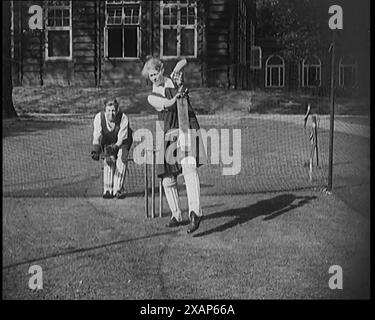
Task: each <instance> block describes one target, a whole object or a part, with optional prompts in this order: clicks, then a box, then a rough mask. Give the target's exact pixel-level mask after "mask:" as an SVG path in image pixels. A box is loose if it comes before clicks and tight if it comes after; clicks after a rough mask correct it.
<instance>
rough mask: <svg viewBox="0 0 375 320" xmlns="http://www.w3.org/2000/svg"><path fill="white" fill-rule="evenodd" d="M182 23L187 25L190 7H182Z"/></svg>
mask: <svg viewBox="0 0 375 320" xmlns="http://www.w3.org/2000/svg"><path fill="white" fill-rule="evenodd" d="M181 24H182V25H187V24H188V9H187V8H181Z"/></svg>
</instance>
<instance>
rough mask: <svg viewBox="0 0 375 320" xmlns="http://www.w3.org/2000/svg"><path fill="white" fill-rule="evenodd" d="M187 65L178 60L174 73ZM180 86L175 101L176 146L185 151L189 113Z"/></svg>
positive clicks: (183, 61) (187, 143)
mask: <svg viewBox="0 0 375 320" xmlns="http://www.w3.org/2000/svg"><path fill="white" fill-rule="evenodd" d="M186 64H187V61H186V59H183V60H180V61H179V62H178V63H177V64H176V66H175V68H174V69H173V71H174V72H180V71H181V70H182V69H183V68H184V67H185V66H186ZM182 88H183V87H182V86H181V87H179V89H178V90H179V92H180V93H181V97H180V98H178V99H177V114H178V127H179V138H178V139H179V143H178V146H179V147H180V148H181V149H182V150H184V151H187V150H188V148H189V146H190V139H189V112H188V102H187V93H186V94H185V92H182Z"/></svg>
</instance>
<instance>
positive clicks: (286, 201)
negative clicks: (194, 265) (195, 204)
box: [194, 194, 316, 237]
mask: <svg viewBox="0 0 375 320" xmlns="http://www.w3.org/2000/svg"><path fill="white" fill-rule="evenodd" d="M314 199H316V196H303V197H297V196H295V195H294V194H282V195H278V196H276V197H273V198H271V199H267V200H261V201H258V202H257V203H255V204H252V205H250V206H247V207H243V208H237V209H230V210H225V211H222V212H217V213H212V214H210V215H207V216H204V217H203V221H208V220H211V219H218V218H223V217H234V219H233V220H231V221H228V222H226V223H224V224H222V225H219V226H217V227H215V228H212V229H209V230H206V231H203V232H200V233H197V234H196V235H194V237H202V236H207V235H209V234H212V233H215V232H223V231H225V230H227V229H230V228H233V227H235V226H237V225H240V224H243V223H246V222H248V221H250V220H252V219H254V218H257V217H259V216H264V218H263V220H264V221H267V220H271V219H275V218H276V217H278V216H280V215H282V214H284V213H287V212H288V211H291V210H293V209H296V208H299V207H302V206H304V205H306V204H307V203H309V202H310V201H312V200H314ZM295 200H297V201H298V202H297V203H295V204H293V202H294V201H295Z"/></svg>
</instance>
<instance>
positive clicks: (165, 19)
mask: <svg viewBox="0 0 375 320" xmlns="http://www.w3.org/2000/svg"><path fill="white" fill-rule="evenodd" d="M169 16H170V14H169V8H164V9H163V24H164V25H168V24H170V21H169Z"/></svg>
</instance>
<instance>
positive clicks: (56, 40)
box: [47, 31, 70, 57]
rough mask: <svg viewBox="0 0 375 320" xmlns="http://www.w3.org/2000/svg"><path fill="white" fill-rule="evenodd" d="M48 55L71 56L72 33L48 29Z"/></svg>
mask: <svg viewBox="0 0 375 320" xmlns="http://www.w3.org/2000/svg"><path fill="white" fill-rule="evenodd" d="M47 41H48V56H49V57H69V56H70V34H69V31H48V40H47Z"/></svg>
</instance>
